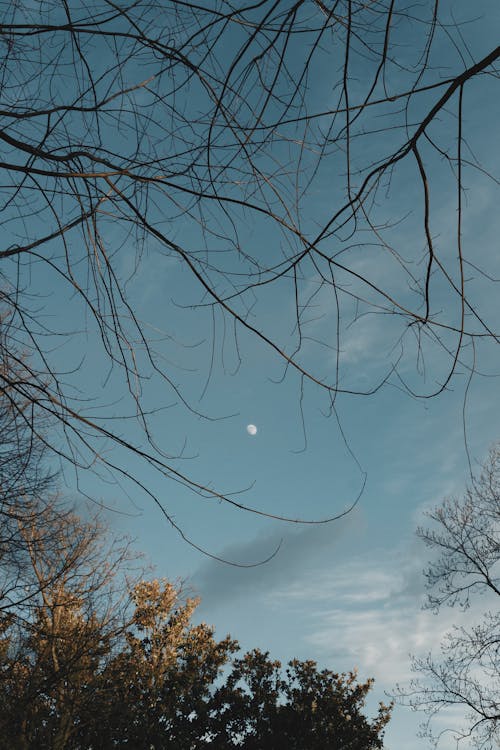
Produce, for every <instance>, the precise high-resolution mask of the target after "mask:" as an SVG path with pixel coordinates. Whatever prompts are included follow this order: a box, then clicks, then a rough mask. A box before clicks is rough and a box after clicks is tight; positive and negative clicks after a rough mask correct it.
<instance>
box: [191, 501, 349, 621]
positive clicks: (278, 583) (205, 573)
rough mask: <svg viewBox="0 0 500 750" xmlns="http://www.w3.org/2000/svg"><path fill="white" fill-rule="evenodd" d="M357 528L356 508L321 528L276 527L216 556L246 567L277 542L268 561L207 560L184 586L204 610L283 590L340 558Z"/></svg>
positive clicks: (266, 595)
mask: <svg viewBox="0 0 500 750" xmlns="http://www.w3.org/2000/svg"><path fill="white" fill-rule="evenodd" d="M361 526H362V521H361V518H360V514H359V512H358V511H357V510H356V509H355V510H354V511H352V512H351V513H350V514H348V515H347V516H346V517H345V518H342V519H340V520H339V521H334V522H332V523H330V524H325V525H322V526H305V527H301V528H300V530H298V531H296V530H294V531H290V530H289V528H290V527H283V525H281V526H279V527H277V528H276V530H275V531H273V532H272V533H270V534H262V535H260V536H257V537H255V538H253V539H251V540H250V541H248V542H246V543H243V544H238V545H235V544H233V545H229V546H227V547H226V548H225V549H223V550H221V551H220V553H219V554H220V556H221V557H223V558H224V559H227V560H235V561H237V562H239V563H249V562H255V561H259V560H264V559H266V558H267V557H268V556H269V555H270V554H271V553H272V552H273V551H274V550H276V549H277V548H278V546H279V545H280V544H281V547H280V549H279V552H278V554H277V555H276V557H274V558H273V559H272V560H270V561H269V562H267V563H265V564H264V565H260V566H258V567H255V568H247V569H245V568H239V567H232V566H228V565H224V564H222V563H219V562H217V561H215V560H208V561H207V562H205V563H203V564H202V565H201V566H200V567H199V568H198V570H197V571H196V572H195V573H194V574H193V576H192V577H191V580H190V583H191V585H192V586H193V587H194V589H195V590H196V591H198V592H199V594H200V595H201V597H202V603H203V602H204V601H206V602H207V604H208V605H209V606H210V609H213V608H214V607H217V606H220V605H222V604H225V603H226V602H228V601H232V600H235V599H238V598H239V597H241V596H245V597H246V598H249V597H252V596H256V597H263V596H265V597H266V598H267V597H268V596H269V594H270V593H273V592H279V591H283V590H285V589H286V588H287V587H288V585H290V582H291V581H293V580H300V578H301V577H302V576H304V575H306V574H307V573H308V571H311V570H314V569H316V568H317V567H318V565H323V564H325V562H326V561H328V560H333V559H335V560H337V561H338V560H340V559H342V557H343V556H344V555H345V554H346V546H347V545H348V543H349V545H351V544H352V541H353V537H355V532H356V528H358V529H360V528H361Z"/></svg>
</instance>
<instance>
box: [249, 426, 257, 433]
mask: <svg viewBox="0 0 500 750" xmlns="http://www.w3.org/2000/svg"><path fill="white" fill-rule="evenodd" d="M247 432H248V434H249V435H256V434H257V428H256V426H255V425H254V424H247Z"/></svg>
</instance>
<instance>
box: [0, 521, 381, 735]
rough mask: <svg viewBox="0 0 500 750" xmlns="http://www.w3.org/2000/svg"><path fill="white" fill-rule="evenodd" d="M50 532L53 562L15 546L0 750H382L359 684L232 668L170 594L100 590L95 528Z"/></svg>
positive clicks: (163, 586) (81, 525)
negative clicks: (17, 612)
mask: <svg viewBox="0 0 500 750" xmlns="http://www.w3.org/2000/svg"><path fill="white" fill-rule="evenodd" d="M52 520H53V522H54V523H57V524H59V525H61V524H63V526H64V528H63V532H62V534H61V538H62V537H64V539H65V541H66V544H65V545H63V546H61V548H60V553H59V556H58V557H57V556H56V555H55V553H54V550H53V549H50V550H46V549H45V548H44V546H43V544H40V543H38V540H37V538H36V530H35V529H33V530H32V532H31V534H30V535H29V536H28V537H27V545H28V548H29V553H30V556H31V557H30V559H31V560H32V566H33V574H34V576H35V577H36V578H37V580H39V582H40V590H39V594H38V598H37V605H36V606H33V607H32V608H31V609H30V610H29V611H27V613H26V616H25V617H19V616H18V617H15V616H14V613H9V615H5V616H3V617H2V618H1V620H0V660H1V661H0V709H1V710H0V748H2V750H3V748H5V750H7V748H8V749H9V750H32V749H33V750H35V748H36V749H37V750H38V748H54V750H57V749H58V748H61V749H62V748H64V750H83V749H84V748H86V749H87V748H93V750H100V749H101V748H102V750H107V748H110V747H116V748H125V747H126V748H130V747H134V748H137V750H142V749H144V750H151V748H156V749H157V750H161V748H168V750H186V749H187V748H190V749H191V750H202V749H204V748H207V747H215V748H218V750H230V749H231V748H237V747H243V748H247V749H248V750H250V749H251V748H262V749H264V748H266V750H267V749H269V750H271V749H276V750H277V749H278V748H281V747H283V743H285V744H286V746H287V747H290V748H295V747H297V748H299V747H300V748H302V747H308V748H311V750H314V748H318V749H319V748H322V749H323V748H332V750H343V749H344V748H347V747H349V748H352V750H370V749H373V750H375V748H382V746H383V745H382V740H383V731H384V727H385V725H386V724H387V722H388V721H389V717H390V710H391V707H390V706H384V705H383V704H380V708H379V711H378V713H377V715H376V717H375V718H374V719H373V720H369V719H368V718H366V716H365V715H364V713H363V708H364V701H365V698H366V695H367V694H368V692H369V691H370V689H371V687H372V684H373V681H372V680H367V681H366V682H365V683H358V682H357V676H356V673H355V672H353V673H350V674H342V675H339V674H334V673H333V672H330V671H329V670H323V671H321V672H320V671H318V670H317V668H316V664H315V663H314V662H312V661H307V662H301V661H298V660H293V661H291V662H290V664H289V666H288V669H287V671H286V675H283V674H282V671H281V666H280V663H279V662H277V661H272V660H270V658H269V655H268V654H263V653H261V652H260V651H253V652H250V653H248V654H245V655H244V656H243V657H241V658H234V654H236V652H237V651H238V650H239V646H238V643H237V642H236V641H235V640H233V639H232V638H230V637H229V636H226V637H225V638H223V639H222V640H220V641H218V640H217V639H216V638H215V636H214V630H213V628H211V627H209V626H208V625H206V624H205V623H199V624H195V623H193V621H192V618H193V614H194V611H195V609H196V606H197V603H198V601H197V600H196V599H193V598H189V597H187V598H186V597H185V596H184V594H183V592H182V588H181V586H179V585H174V584H172V583H170V582H168V581H165V580H161V581H160V580H151V581H140V582H139V583H135V584H134V583H132V582H130V591H129V593H130V597H128V598H126V600H125V602H124V601H123V598H122V597H118V596H117V591H116V590H114V589H113V578H114V575H115V574H117V573H118V574H120V573H121V572H122V567H123V564H124V562H125V561H126V556H125V551H124V550H123V549H122V548H120V547H117V549H116V550H115V553H113V552H112V551H111V553H110V550H109V547H108V548H105V547H103V545H104V544H105V542H106V536H105V535H104V531H103V528H102V527H101V526H99V525H98V524H97V523H96V522H94V521H92V522H83V521H82V520H81V519H79V518H78V517H76V516H75V515H68V516H67V517H66V518H65V519H64V521H63V520H62V518H61V516H60V515H55V516H54V518H53V519H52ZM46 553H47V554H46ZM54 566H55V567H56V568H57V569H58V570H59V569H62V571H63V572H61V570H59V572H58V575H57V576H55V575H54ZM115 589H116V587H115ZM128 604H130V605H131V606H127V605H128Z"/></svg>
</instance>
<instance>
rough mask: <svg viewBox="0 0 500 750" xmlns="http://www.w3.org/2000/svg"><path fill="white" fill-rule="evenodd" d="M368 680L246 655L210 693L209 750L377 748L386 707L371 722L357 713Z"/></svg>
mask: <svg viewBox="0 0 500 750" xmlns="http://www.w3.org/2000/svg"><path fill="white" fill-rule="evenodd" d="M372 685H373V680H367V681H366V682H365V683H358V682H357V675H356V672H351V673H349V674H340V675H339V674H335V673H334V672H331V671H330V670H328V669H323V670H321V671H318V669H317V666H316V663H315V662H314V661H299V660H297V659H294V660H293V661H291V662H289V664H288V667H287V669H286V672H285V675H283V673H282V670H281V664H280V662H279V661H272V660H271V659H270V658H269V655H268V654H267V653H262V652H261V651H259V650H256V651H252V652H250V653H248V654H245V656H244V657H243V658H241V659H236V660H235V662H234V663H233V667H232V670H231V672H230V674H229V676H228V678H227V680H226V682H225V684H224V685H223V686H222V687H221V688H219V689H218V690H217V691H216V693H215V706H216V712H215V716H214V717H213V720H212V723H211V724H210V728H211V738H212V741H213V743H214V746H215V747H220V748H234V747H241V748H244V750H279V748H282V747H287V748H291V750H294V749H295V748H296V750H301V749H302V748H305V747H307V748H308V750H309V749H310V750H327V749H331V750H342V749H343V748H349V749H352V750H371V749H373V750H374V749H375V748H381V747H383V730H384V727H385V725H386V724H387V722H388V721H389V718H390V711H391V706H386V705H384V704H382V703H381V704H380V707H379V711H378V714H377V716H376V718H375V719H373V720H372V721H370V720H368V719H367V718H366V716H364V714H363V713H362V709H363V706H364V702H365V698H366V696H367V694H368V692H369V691H370V689H371V687H372Z"/></svg>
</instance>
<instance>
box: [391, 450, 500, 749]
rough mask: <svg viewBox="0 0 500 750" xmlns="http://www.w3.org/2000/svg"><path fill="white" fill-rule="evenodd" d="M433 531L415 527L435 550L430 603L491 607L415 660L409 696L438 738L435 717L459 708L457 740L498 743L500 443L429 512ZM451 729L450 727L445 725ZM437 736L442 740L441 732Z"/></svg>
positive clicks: (405, 699)
mask: <svg viewBox="0 0 500 750" xmlns="http://www.w3.org/2000/svg"><path fill="white" fill-rule="evenodd" d="M428 517H429V518H430V519H431V521H433V526H432V527H431V528H429V529H427V528H419V529H418V531H417V533H418V535H419V537H420V538H421V539H423V540H424V541H425V543H426V544H427V545H428V547H429V548H430V549H431V550H433V551H435V552H436V553H437V556H436V558H435V559H434V560H433V561H432V563H431V564H430V566H429V568H428V569H427V570H426V571H425V575H426V578H427V585H428V588H429V596H428V607H430V608H432V609H434V610H435V611H438V610H439V609H440V608H441V607H443V606H448V607H454V606H459V607H461V608H462V609H468V608H469V607H471V606H472V605H473V604H474V605H475V606H477V603H476V602H475V601H474V599H475V597H480V596H481V595H489V602H490V603H491V608H490V609H489V610H488V611H487V612H485V613H484V615H483V617H482V619H481V620H478V621H477V623H476V624H475V625H474V626H472V627H468V628H466V627H463V626H461V627H458V626H456V627H455V628H454V629H453V630H452V631H451V632H449V633H448V634H447V636H446V638H445V640H444V641H443V643H442V644H441V656H440V658H436V656H433V655H432V654H429V655H428V656H426V657H425V658H414V659H413V670H414V671H415V672H416V673H417V674H418V675H419V677H418V679H416V680H414V681H413V683H412V684H411V687H410V689H409V690H406V691H404V690H403V691H401V692H400V696H399V697H400V698H401V699H402V701H403V702H405V703H407V704H409V705H411V706H412V707H413V708H415V709H419V710H424V711H426V712H427V713H428V715H429V716H428V720H427V721H426V723H425V724H424V727H423V728H424V732H425V734H426V735H427V736H430V737H432V736H433V733H432V720H433V719H434V718H435V717H436V715H437V714H439V713H440V712H442V711H444V710H446V709H448V708H450V707H451V706H454V707H458V708H460V709H462V710H463V712H464V714H465V715H466V717H467V719H466V724H465V726H464V727H463V729H462V730H461V731H459V730H453V734H454V736H455V738H456V740H457V746H458V745H459V744H460V742H462V741H466V740H469V741H470V745H471V746H474V747H478V748H484V749H485V750H486V748H488V749H491V750H492V749H493V748H496V747H498V742H499V740H500V699H499V695H500V651H499V644H500V607H499V601H500V600H499V599H498V597H500V567H499V563H500V448H499V446H496V447H495V448H493V449H492V451H491V452H490V456H489V460H488V462H487V463H486V464H485V466H484V469H483V473H482V474H481V476H480V477H479V478H477V479H476V480H475V481H474V482H473V484H472V485H471V487H470V488H469V489H467V491H466V493H465V495H464V497H463V498H462V499H461V500H457V499H451V500H446V501H445V502H444V503H443V504H442V505H441V506H440V507H438V508H436V509H435V510H434V511H432V512H430V513H428ZM446 731H448V732H449V731H452V730H446ZM441 734H443V732H441V733H440V734H439V735H437V736H436V737H434V739H435V740H436V744H438V743H439V739H440V737H441Z"/></svg>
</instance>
